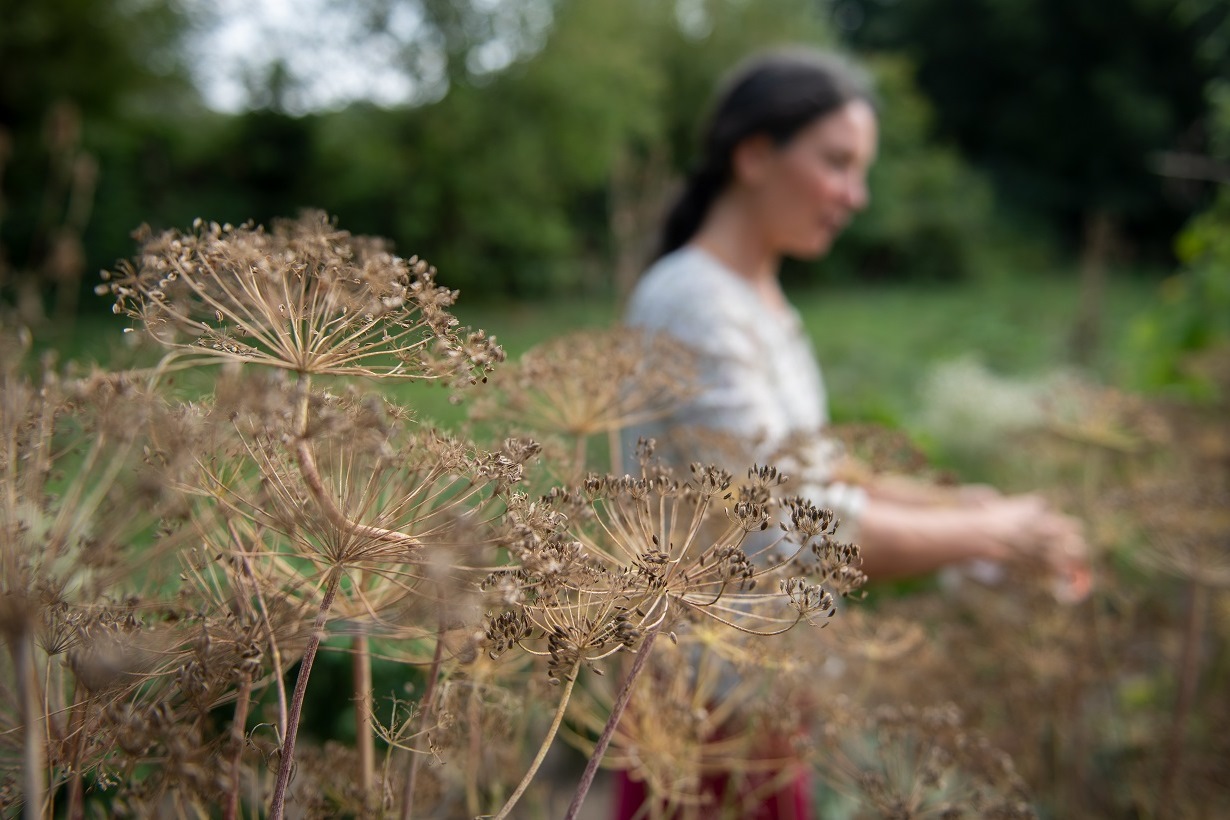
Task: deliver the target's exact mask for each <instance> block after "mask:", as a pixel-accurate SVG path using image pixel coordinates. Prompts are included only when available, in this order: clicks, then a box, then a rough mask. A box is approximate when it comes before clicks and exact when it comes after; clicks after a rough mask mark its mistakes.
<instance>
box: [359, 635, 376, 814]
mask: <svg viewBox="0 0 1230 820" xmlns="http://www.w3.org/2000/svg"><path fill="white" fill-rule="evenodd" d="M354 711H355V727H356V728H355V735H356V737H355V744H356V745H357V746H358V747H359V788H360V789H362V790H363V805H364V807H365V808H370V806H369V804H370V802H371V800H372V788H373V786H374V785H375V782H376V745H375V738H374V736H373V732H372V656H371V648H370V646H369V645H368V641H367V633H366V632H363V633H360V634H359V635H356V636H355V638H354Z"/></svg>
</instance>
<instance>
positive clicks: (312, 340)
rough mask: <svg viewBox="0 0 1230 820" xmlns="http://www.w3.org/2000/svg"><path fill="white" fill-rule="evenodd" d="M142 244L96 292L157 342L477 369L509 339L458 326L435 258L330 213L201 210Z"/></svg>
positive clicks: (277, 355) (312, 358)
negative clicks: (223, 216) (248, 215)
mask: <svg viewBox="0 0 1230 820" xmlns="http://www.w3.org/2000/svg"><path fill="white" fill-rule="evenodd" d="M137 239H138V240H139V241H140V242H141V249H140V252H139V253H138V254H137V256H136V257H135V258H134V259H133V260H132V261H131V262H129V261H125V262H121V263H120V265H119V266H118V270H117V271H115V272H104V273H103V279H104V280H105V284H102V285H100V286H99V287H98V288H97V290H98V292H99V293H100V294H106V293H111V294H112V295H114V296H115V299H116V303H115V306H114V310H115V312H116V313H124V314H127V315H128V316H131V317H132V318H134V319H138V320H140V321H141V322H142V323H143V324H144V326H145V330H146V331H147V332H148V333H149V334H150V335H151V336H153V337H154V338H155V339H156V340H158V341H159V342H160V343H162V344H164V345H166V346H168V347H171V348H173V349H176V350H178V351H182V352H185V353H191V354H196V356H204V357H207V358H212V359H221V360H227V361H234V360H240V361H250V362H257V363H261V364H265V365H269V366H272V367H279V368H283V369H286V370H292V371H295V372H298V373H301V374H309V375H310V374H332V375H350V376H383V377H395V378H418V379H445V380H450V381H466V380H468V381H474V380H476V379H478V378H481V377H482V376H483V375H484V374H485V373H486V372H487V371H488V370H489V369H490V368H491V367H492V366H493V365H494V364H495V363H496V362H499V361H501V360H502V359H503V357H504V353H503V351H502V350H501V349H500V348H499V346H497V345H496V344H495V340H494V339H490V338H488V337H487V336H486V335H484V334H483V333H482V332H481V331H480V332H477V333H469V332H468V331H464V330H459V329H458V328H457V320H456V319H455V318H454V317H453V316H452V315H451V314H450V313H449V312H448V308H449V307H450V306H451V305H452V304H453V301H454V300H455V298H456V295H457V294H456V291H451V290H448V289H446V288H442V287H440V286H439V285H437V284H436V282H435V269H434V268H432V267H429V266H428V265H427V263H426V262H424V261H422V260H420V259H418V258H417V257H411V258H410V259H402V258H401V257H398V256H394V255H393V254H392V253H389V251H388V250H387V249H386V248H385V246H384V243H383V242H382V241H380V240H375V239H369V238H363V237H352V236H351V235H350V234H349V233H347V232H346V231H342V230H339V229H338V228H337V227H336V225H335V224H334V223H333V222H332V221H331V220H329V219H328V218H327V217H326V216H325V215H324V214H323V213H321V212H318V211H313V212H308V213H306V214H305V215H304V216H302V217H301V218H300V219H298V220H295V221H287V220H282V221H277V222H274V223H273V228H272V230H269V231H266V230H265V229H264V228H263V227H260V226H253V225H251V224H248V225H241V226H239V227H232V226H231V225H218V224H217V223H216V222H211V223H208V224H206V223H204V222H202V221H201V220H199V219H198V220H197V221H196V222H195V223H194V225H193V229H192V231H191V232H188V233H183V232H180V231H175V230H172V231H164V232H163V233H160V234H154V233H152V232H151V231H150V230H149V229H148V228H144V229H142V230H141V231H138V233H137Z"/></svg>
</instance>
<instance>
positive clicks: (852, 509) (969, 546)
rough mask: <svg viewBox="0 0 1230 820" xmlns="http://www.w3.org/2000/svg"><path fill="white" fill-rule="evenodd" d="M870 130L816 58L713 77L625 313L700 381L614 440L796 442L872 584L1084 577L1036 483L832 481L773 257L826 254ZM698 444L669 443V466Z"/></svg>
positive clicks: (1074, 547) (1074, 535) (802, 354)
mask: <svg viewBox="0 0 1230 820" xmlns="http://www.w3.org/2000/svg"><path fill="white" fill-rule="evenodd" d="M877 128H878V122H877V116H876V109H875V104H874V101H873V97H872V94H871V91H870V87H869V84H868V82H867V80H866V79H865V77H864V75H863V74H862V72H860V71H859V70H857V69H856V68H854V67H853V66H851V65H849V64H848V63H846V62H845V61H843V60H841V59H839V58H837V57H835V56H832V55H828V54H823V53H816V52H812V51H804V50H795V51H780V52H774V53H770V54H767V55H761V56H758V57H756V58H754V59H752V60H751V61H749V62H747V63H745V64H743V65H742V66H741V67H739V68H738V69H737V70H736V71H735V72H734V74H733V75H732V76H731V77H730V79H729V80H728V81H727V82H726V84H725V85H724V86H723V87H722V88H721V89H720V93H719V95H718V98H717V101H716V105H715V106H714V108H713V111H712V114H711V118H710V120H709V122H708V125H707V128H706V129H705V131H704V133H703V140H702V144H701V146H700V158H699V163H698V164H697V166H696V168H695V171H694V172H693V173H692V174H691V175H690V176H689V178H688V180H687V183H686V187H685V189H684V191H683V193H682V195H681V196H680V198H679V200H678V202H677V203H676V204H675V206H674V208H673V210H672V211H671V212H670V214H669V216H668V218H667V221H666V224H665V227H664V231H663V237H662V242H661V247H660V250H659V256H658V259H657V261H656V262H655V263H654V264H653V265H652V267H650V269H649V270H648V271H647V272H646V273H645V274H644V276H643V277H642V279H641V280H640V282H639V283H638V285H637V287H636V288H635V290H634V292H633V294H632V296H631V300H630V302H629V305H628V308H627V312H626V317H625V321H626V323H627V324H628V325H631V326H634V327H638V328H643V329H646V330H649V331H658V332H665V333H668V334H670V335H672V336H674V337H676V338H678V339H679V340H680V341H681V342H683V343H684V344H685V345H687V346H688V347H690V348H692V349H694V350H695V351H696V352H697V353H698V354H699V357H700V365H699V368H700V373H699V378H700V387H701V390H700V392H699V395H697V396H696V397H695V398H694V399H693V400H691V401H689V402H687V403H686V404H685V405H684V406H683V407H681V408H680V409H679V410H678V411H677V412H676V413H675V414H674V415H673V416H671V417H670V418H667V419H664V420H662V421H661V422H658V423H655V424H653V425H646V426H642V427H640V428H637V429H635V430H631V431H629V432H628V436H629V439H630V440H631V441H635V440H636V439H637V437H639V436H652V437H655V438H657V440H658V442H659V445H660V446H661V445H665V446H666V447H667V448H669V447H670V445H671V444H672V442H673V443H675V445H676V447H675V449H676V451H678V450H679V449H681V448H680V447H679V446H678V443H679V442H680V441H689V440H692V441H694V440H695V439H693V438H682V439H681V438H678V437H672V430H678V429H680V428H685V427H702V428H709V429H713V430H717V431H720V432H721V433H724V434H726V437H727V438H731V437H734V438H737V439H738V440H739V441H742V442H744V443H745V445H746V448H745V449H746V453H745V454H744V456H745V458H746V460H747V461H748V462H750V461H760V462H761V463H764V462H766V461H768V460H769V459H770V458H771V457H772V456H773V454H775V453H778V452H780V451H782V449H783V447H784V446H785V445H786V444H787V442H799V441H802V442H803V447H802V450H803V451H804V457H803V458H802V459H800V460H799V462H798V466H799V467H800V468H801V469H802V471H803V473H804V475H803V481H804V484H805V489H804V492H803V494H805V495H808V496H810V497H811V498H812V500H813V501H815V502H816V503H818V504H819V505H821V506H826V507H830V508H833V509H835V510H836V511H837V512H838V513H839V516H840V517H841V519H842V521H843V525H842V526H843V529H842V531H841V533H840V534H841V535H842V536H843V537H844V539H846V540H855V541H857V543H858V544H859V545H860V546H861V548H862V556H863V571H864V572H866V573H867V575H868V576H869V577H870V578H871V579H873V580H874V579H882V578H889V577H894V576H903V575H912V574H918V573H926V572H929V571H932V570H936V569H938V568H941V567H945V566H949V565H953V564H958V563H962V562H967V561H972V560H990V561H996V562H1009V561H1014V560H1021V559H1028V560H1040V561H1043V562H1045V563H1047V564H1049V565H1050V566H1051V567H1052V568H1053V569H1054V570H1055V571H1056V572H1059V573H1068V574H1069V576H1071V577H1075V576H1078V575H1082V574H1081V568H1082V567H1083V562H1082V556H1083V555H1084V550H1085V544H1084V541H1083V539H1082V536H1081V528H1080V525H1079V523H1078V522H1077V521H1075V520H1074V519H1072V518H1069V517H1067V516H1065V515H1062V514H1060V513H1058V512H1056V511H1055V510H1054V509H1052V508H1051V507H1049V506H1048V505H1047V503H1046V502H1045V501H1044V500H1042V499H1041V498H1040V497H1038V496H1034V495H1018V496H1005V495H1000V494H999V493H997V492H995V491H994V490H991V489H989V488H980V487H962V488H956V489H952V490H947V491H945V490H941V489H939V488H935V487H929V486H926V485H922V484H912V483H908V482H900V481H897V482H893V483H887V482H874V481H872V482H869V483H866V484H864V485H862V486H853V485H851V484H847V483H843V482H840V481H837V480H835V477H834V473H833V462H834V454H833V452H832V449H833V448H832V447H831V445H829V444H827V443H826V441H825V438H824V432H823V431H824V427H825V425H826V423H827V422H828V409H827V399H826V395H825V390H824V383H823V379H822V377H821V372H820V368H819V366H818V364H817V362H816V359H815V356H814V354H813V351H812V348H811V345H810V343H809V341H808V339H807V336H806V334H805V332H804V329H803V326H802V323H801V321H800V319H799V315H798V313H797V312H796V311H795V310H794V309H793V308H792V307H791V305H790V304H789V302H788V301H787V300H786V297H785V295H784V294H783V292H782V288H781V284H780V281H779V271H780V267H781V262H782V259H783V257H787V256H790V257H795V258H801V259H815V258H818V257H821V256H823V255H825V254H826V253H827V252H828V250H829V248H830V247H831V246H832V244H833V242H834V241H835V240H836V239H837V237H838V236H839V235H840V234H841V232H842V230H843V229H844V228H845V227H846V225H847V224H849V222H850V220H851V219H852V218H853V217H854V216H855V215H856V214H857V213H858V212H859V211H861V210H863V209H864V208H865V207H866V206H867V204H868V200H869V194H868V190H867V172H868V169H869V168H870V167H871V165H872V163H873V162H874V160H875V156H876V145H877ZM683 449H687V448H683ZM712 455H713V454H712V453H704V452H697V451H696V450H695V448H692V449H691V451H690V452H676V453H675V456H676V459H677V460H679V461H682V462H684V463H686V462H688V461H693V460H713V458H712ZM729 466H734V465H729ZM1082 577H1085V576H1083V575H1082ZM1078 583H1084V582H1083V581H1080V582H1078ZM624 785H625V786H627V785H628V784H627V783H625V784H624ZM800 788H801V787H800ZM637 799H640V798H637V797H635V796H634V797H633V798H632V799H630V800H628V801H625V803H627V805H628V806H634V805H635V803H636V800H637ZM774 800H776V803H775V805H780V806H781V807H782V808H780V810H779V809H774V808H773V807H772V806H769V805H768V804H767V803H766V806H765V808H764V812H762V814H761V815H758V816H763V817H791V816H797V815H798V812H799V811H805V804H806V799H805V795H802V794H799V793H798V790H797V789H796V793H795V794H793V795H792V796H788V797H785V798H783V797H782V796H781V795H778V796H777V797H775V798H774ZM786 807H789V808H786ZM622 810H623V809H621V811H622ZM803 816H807V815H803Z"/></svg>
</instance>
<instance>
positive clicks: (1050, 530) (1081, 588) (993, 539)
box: [980, 495, 1092, 602]
mask: <svg viewBox="0 0 1230 820" xmlns="http://www.w3.org/2000/svg"><path fill="white" fill-rule="evenodd" d="M980 511H981V512H982V513H983V514H984V516H985V517H984V519H983V522H984V526H985V527H986V530H985V531H984V532H985V535H986V536H987V538H988V546H989V548H990V550H991V554H990V555H988V556H987V557H989V558H992V559H994V560H999V561H1009V562H1033V563H1041V564H1042V565H1044V566H1045V567H1046V568H1047V569H1048V570H1049V571H1050V572H1051V573H1052V575H1053V576H1054V578H1055V596H1056V597H1057V598H1059V599H1060V600H1064V601H1068V602H1075V601H1079V600H1082V599H1083V598H1085V597H1086V596H1087V595H1088V594H1089V591H1090V588H1091V586H1092V575H1091V573H1090V569H1089V559H1088V555H1089V547H1088V544H1087V543H1086V542H1085V536H1084V533H1083V529H1084V528H1083V526H1082V524H1081V522H1080V521H1079V520H1078V519H1076V518H1073V517H1072V516H1070V515H1064V514H1063V513H1060V512H1058V511H1056V510H1055V509H1053V508H1052V507H1051V506H1050V505H1049V504H1048V503H1047V502H1046V501H1045V500H1044V499H1043V498H1041V497H1040V496H1036V495H1016V496H1001V497H999V498H998V499H991V500H988V501H986V502H985V503H983V504H982V506H981V507H980Z"/></svg>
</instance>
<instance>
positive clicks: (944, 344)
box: [41, 274, 1157, 425]
mask: <svg viewBox="0 0 1230 820" xmlns="http://www.w3.org/2000/svg"><path fill="white" fill-rule="evenodd" d="M1156 289H1157V284H1156V280H1155V279H1150V278H1144V277H1139V276H1137V277H1128V276H1125V275H1121V276H1118V277H1112V279H1111V282H1110V284H1109V285H1108V288H1107V291H1106V297H1105V315H1104V319H1103V343H1102V347H1101V350H1100V353H1099V355H1098V357H1097V359H1096V361H1095V362H1094V365H1093V371H1094V375H1095V376H1097V377H1099V378H1101V379H1103V380H1105V381H1110V382H1112V383H1114V382H1120V381H1122V379H1123V376H1124V374H1125V373H1126V372H1127V370H1128V368H1129V366H1130V361H1129V360H1128V358H1127V356H1126V354H1125V349H1126V338H1127V334H1128V331H1129V328H1130V326H1131V323H1132V321H1133V319H1134V318H1135V317H1136V316H1138V315H1140V313H1141V312H1142V311H1143V310H1145V309H1146V308H1147V307H1148V305H1149V304H1150V302H1151V301H1152V299H1153V297H1154V294H1155V293H1156ZM789 296H790V298H791V300H792V301H793V302H794V304H795V305H796V307H797V308H798V309H799V312H800V314H801V315H802V317H803V321H804V323H805V325H806V327H807V329H808V332H809V333H810V335H811V337H812V339H813V341H814V343H815V348H816V354H817V357H818V358H819V360H820V363H821V366H822V368H823V370H824V376H825V381H826V383H827V386H828V392H829V402H830V405H831V408H832V413H833V417H834V419H835V420H838V421H844V420H875V421H882V422H888V423H891V424H908V422H909V420H910V418H911V416H912V414H913V412H914V407H915V405H916V403H917V396H918V392H919V386H920V384H921V382H922V379H923V378H925V376H926V374H927V373H928V371H929V370H930V369H931V368H932V367H933V366H934V365H936V364H938V363H940V362H943V361H946V360H949V359H952V358H955V357H958V356H963V355H971V354H972V355H974V356H977V357H978V358H980V359H981V360H982V361H983V362H984V363H985V364H986V365H987V366H988V367H990V368H991V369H992V370H994V371H996V372H998V373H1001V374H1006V375H1031V374H1037V373H1040V372H1044V371H1046V370H1050V369H1054V368H1056V367H1061V366H1064V365H1065V364H1066V363H1067V361H1068V356H1067V342H1068V336H1069V334H1070V332H1071V328H1072V324H1073V321H1074V318H1075V316H1076V309H1077V303H1078V298H1079V287H1078V283H1077V281H1076V277H1075V274H1073V275H1072V276H1070V277H1068V278H1058V277H1053V276H1052V277H1041V276H1036V275H1033V276H1028V277H1026V276H1021V277H1017V278H1002V279H999V280H996V281H987V282H973V283H967V284H962V285H893V286H882V287H866V286H862V287H860V286H836V287H825V288H823V289H820V288H818V289H811V290H795V291H792V292H791V293H790V294H789ZM456 312H457V315H458V317H459V318H460V320H461V322H462V323H463V324H465V325H469V326H470V327H473V328H482V329H484V330H486V331H487V332H488V333H491V334H494V335H495V336H496V337H497V338H498V339H499V341H500V342H501V344H503V345H504V347H505V348H506V349H507V351H508V354H509V358H510V359H513V358H516V357H517V356H520V355H521V354H522V353H524V352H525V351H526V350H528V349H529V348H531V347H533V346H534V345H536V344H538V343H540V342H543V341H545V340H547V339H550V338H553V337H555V336H557V335H560V334H563V333H566V332H568V331H571V330H576V329H580V328H590V327H603V326H607V325H609V324H610V323H612V322H614V321H615V320H616V319H617V316H618V307H617V305H616V304H615V303H614V301H613V300H605V301H543V302H537V303H507V304H482V303H479V304H477V305H470V304H468V303H467V302H466V299H465V294H464V293H463V294H462V295H461V299H460V301H459V304H458V306H457V311H456ZM126 325H127V320H125V319H121V318H119V317H113V316H91V317H86V318H83V319H81V320H79V321H78V322H77V323H76V324H74V325H72V326H69V327H65V328H61V329H59V331H58V332H57V333H56V334H55V335H54V336H51V337H47V338H45V339H42V340H41V344H42V346H43V347H54V348H55V349H57V351H58V352H59V355H60V357H61V358H62V359H77V360H81V361H105V362H112V363H114V364H116V365H119V366H123V365H124V364H125V363H129V362H131V361H132V358H133V357H132V354H130V353H127V352H125V346H124V340H125V339H126V338H131V337H130V336H129V337H125V336H124V335H123V333H122V328H123V327H125V326H126ZM477 389H479V390H481V389H482V388H481V386H480V387H478V388H477ZM387 391H388V393H389V394H390V395H391V396H392V397H394V398H395V399H396V400H398V401H400V402H402V403H405V404H407V405H409V406H412V407H414V408H415V409H416V410H417V411H418V413H419V415H420V416H421V417H422V418H425V419H430V420H433V421H436V422H438V423H441V424H445V425H452V424H454V423H456V422H458V421H459V420H461V419H462V418H464V416H465V410H464V407H458V406H455V405H453V404H451V403H450V401H449V393H448V391H447V390H444V389H442V388H439V387H435V386H430V385H422V384H417V383H408V384H407V383H395V384H391V385H389V386H388V387H387Z"/></svg>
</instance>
